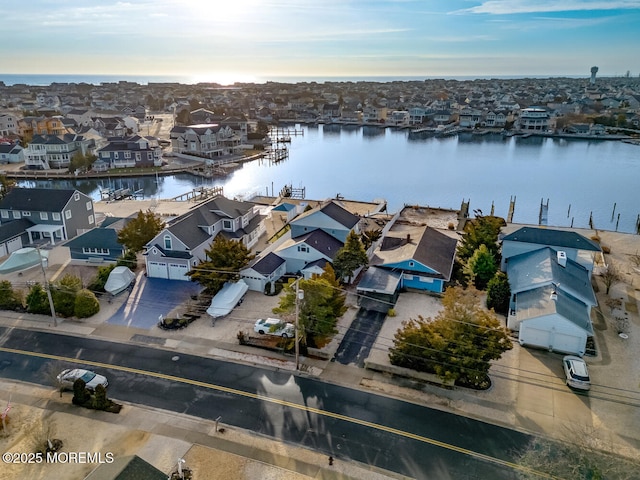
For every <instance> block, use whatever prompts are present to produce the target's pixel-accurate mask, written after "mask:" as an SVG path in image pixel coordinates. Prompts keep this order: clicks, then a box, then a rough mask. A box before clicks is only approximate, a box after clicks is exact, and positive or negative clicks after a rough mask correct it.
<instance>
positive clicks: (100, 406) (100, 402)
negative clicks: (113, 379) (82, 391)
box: [93, 385, 109, 410]
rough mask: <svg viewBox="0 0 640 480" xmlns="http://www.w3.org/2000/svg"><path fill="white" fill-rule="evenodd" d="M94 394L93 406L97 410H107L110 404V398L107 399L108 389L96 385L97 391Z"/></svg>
mask: <svg viewBox="0 0 640 480" xmlns="http://www.w3.org/2000/svg"><path fill="white" fill-rule="evenodd" d="M94 393H95V395H94V396H93V408H94V409H96V410H106V409H107V407H108V406H109V400H108V399H107V389H106V388H104V387H103V386H102V385H98V386H97V387H96V391H95V392H94Z"/></svg>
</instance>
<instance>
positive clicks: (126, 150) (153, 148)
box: [96, 135, 162, 168]
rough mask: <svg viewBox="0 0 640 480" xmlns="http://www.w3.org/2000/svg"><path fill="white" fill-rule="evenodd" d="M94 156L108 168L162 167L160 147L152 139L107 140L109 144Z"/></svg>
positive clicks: (133, 137)
mask: <svg viewBox="0 0 640 480" xmlns="http://www.w3.org/2000/svg"><path fill="white" fill-rule="evenodd" d="M96 155H97V156H98V159H99V160H100V161H101V163H104V164H107V165H108V168H132V167H152V166H155V167H160V166H162V147H161V146H160V145H159V144H158V141H157V139H156V138H154V137H141V136H139V135H134V136H131V137H126V138H122V137H115V138H109V143H108V144H107V145H106V146H105V147H103V148H101V149H99V150H98V151H97V152H96Z"/></svg>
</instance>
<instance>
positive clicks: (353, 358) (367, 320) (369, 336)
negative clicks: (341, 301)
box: [335, 308, 386, 368]
mask: <svg viewBox="0 0 640 480" xmlns="http://www.w3.org/2000/svg"><path fill="white" fill-rule="evenodd" d="M384 317H386V313H381V312H376V311H373V310H365V309H364V308H361V309H360V310H358V313H357V314H356V318H354V319H353V322H352V323H351V326H350V327H349V330H347V333H346V334H345V335H344V338H343V339H342V342H341V343H340V346H339V347H338V350H337V351H336V354H335V359H336V361H337V362H338V363H342V364H343V365H350V364H352V365H356V366H358V367H361V368H363V367H364V361H365V360H366V358H367V357H368V356H369V352H370V351H371V348H372V347H373V344H374V343H375V341H376V338H377V337H378V333H379V332H380V328H381V327H382V324H383V322H384Z"/></svg>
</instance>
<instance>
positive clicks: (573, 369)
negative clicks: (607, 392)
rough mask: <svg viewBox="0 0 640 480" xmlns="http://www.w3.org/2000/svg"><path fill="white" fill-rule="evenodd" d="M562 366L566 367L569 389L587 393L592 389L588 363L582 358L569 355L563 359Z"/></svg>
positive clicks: (565, 372)
mask: <svg viewBox="0 0 640 480" xmlns="http://www.w3.org/2000/svg"><path fill="white" fill-rule="evenodd" d="M562 365H563V366H564V374H565V377H566V378H567V385H568V386H569V387H571V388H575V389H577V390H585V391H586V390H589V389H590V388H591V379H590V378H589V370H588V369H587V362H585V361H584V360H583V359H582V358H580V357H576V356H575V355H567V356H566V357H564V358H563V359H562Z"/></svg>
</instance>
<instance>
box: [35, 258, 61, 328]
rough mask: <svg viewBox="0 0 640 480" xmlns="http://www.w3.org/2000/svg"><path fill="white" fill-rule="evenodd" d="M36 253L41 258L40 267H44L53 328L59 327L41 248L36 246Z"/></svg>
mask: <svg viewBox="0 0 640 480" xmlns="http://www.w3.org/2000/svg"><path fill="white" fill-rule="evenodd" d="M36 251H37V252H38V257H40V266H41V267H42V277H43V278H44V288H45V290H46V291H47V297H48V298H49V307H51V317H52V318H53V326H54V327H57V326H58V319H57V318H56V308H55V307H54V306H53V297H52V296H51V286H50V285H49V281H48V280H47V271H46V270H45V268H44V262H43V260H42V255H41V254H40V247H38V246H36Z"/></svg>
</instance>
